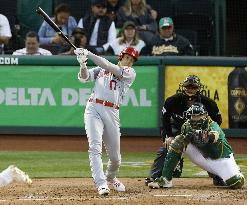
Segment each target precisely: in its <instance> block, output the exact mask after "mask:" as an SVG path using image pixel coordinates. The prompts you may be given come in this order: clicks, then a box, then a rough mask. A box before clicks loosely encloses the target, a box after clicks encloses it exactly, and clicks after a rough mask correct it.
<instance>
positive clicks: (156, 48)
mask: <svg viewBox="0 0 247 205" xmlns="http://www.w3.org/2000/svg"><path fill="white" fill-rule="evenodd" d="M150 50H151V54H152V55H154V56H167V55H171V56H174V55H175V56H186V55H188V56H191V55H194V54H195V52H194V49H193V46H192V45H191V43H190V42H189V40H188V39H186V38H185V37H183V36H181V35H179V34H176V33H175V29H174V23H173V20H172V19H171V18H170V17H164V18H161V19H160V21H159V35H157V36H155V37H154V38H153V39H152V43H151V44H150Z"/></svg>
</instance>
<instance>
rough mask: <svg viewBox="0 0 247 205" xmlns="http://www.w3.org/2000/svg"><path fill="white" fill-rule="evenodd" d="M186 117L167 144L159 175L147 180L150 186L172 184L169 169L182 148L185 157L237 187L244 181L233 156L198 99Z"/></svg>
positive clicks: (174, 165) (170, 169)
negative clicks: (178, 131) (160, 174)
mask: <svg viewBox="0 0 247 205" xmlns="http://www.w3.org/2000/svg"><path fill="white" fill-rule="evenodd" d="M186 119H187V121H186V122H185V123H184V124H183V126H182V129H181V134H180V135H177V136H176V137H175V139H174V140H173V142H172V143H171V145H170V146H169V150H168V153H167V156H166V158H165V163H164V167H163V171H162V176H161V177H159V178H157V179H155V180H154V181H153V182H150V183H149V184H148V186H149V187H150V188H163V187H166V188H167V187H172V172H173V170H174V168H175V167H176V165H177V163H178V162H179V160H180V158H181V155H182V154H183V152H184V150H185V153H186V154H189V153H190V154H189V158H190V159H191V161H192V162H193V163H195V164H197V165H198V166H199V167H201V168H202V169H204V170H206V171H208V172H210V173H212V174H214V175H217V176H219V177H220V178H222V179H223V180H224V182H225V184H226V186H228V187H230V188H233V189H239V188H242V187H243V185H244V181H245V179H244V175H243V174H242V173H241V171H240V169H239V167H238V165H237V164H236V161H235V159H234V156H233V151H232V148H231V146H230V144H229V143H228V142H227V140H226V138H225V134H224V132H223V131H222V129H221V128H220V127H219V125H218V124H217V123H216V122H214V121H212V120H210V119H209V118H208V113H207V111H206V109H205V107H204V106H203V105H202V104H201V103H197V104H194V105H192V106H191V107H190V108H189V109H188V110H187V111H186Z"/></svg>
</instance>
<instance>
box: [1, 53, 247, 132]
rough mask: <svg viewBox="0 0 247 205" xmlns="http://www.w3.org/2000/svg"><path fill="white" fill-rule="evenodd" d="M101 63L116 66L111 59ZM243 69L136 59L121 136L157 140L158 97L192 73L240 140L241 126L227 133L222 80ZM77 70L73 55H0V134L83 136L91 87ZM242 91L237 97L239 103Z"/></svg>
mask: <svg viewBox="0 0 247 205" xmlns="http://www.w3.org/2000/svg"><path fill="white" fill-rule="evenodd" d="M107 58H108V59H109V60H110V61H112V62H113V63H116V60H117V59H116V57H113V56H112V57H107ZM246 64H247V59H246V58H240V57H239V58H237V57H235V58H233V57H229V58H226V57H225V58H223V57H175V56H174V57H150V56H149V57H140V60H139V61H138V62H137V63H136V64H135V66H134V68H135V70H136V72H137V78H136V81H135V83H134V85H133V88H132V89H131V90H130V92H129V94H128V96H127V100H126V101H125V102H124V105H123V107H122V109H121V113H120V115H121V127H122V130H121V132H122V134H123V135H128V136H158V135H159V128H160V123H161V120H160V110H161V106H162V105H163V102H164V98H166V97H167V96H169V95H172V94H173V93H175V92H179V87H178V85H179V83H180V82H181V80H182V79H184V77H185V76H186V75H188V74H196V75H198V76H199V77H200V78H201V80H202V83H203V84H204V85H205V86H206V87H205V88H204V94H205V95H207V96H209V97H211V98H213V99H214V100H216V102H217V104H218V105H219V107H220V110H222V115H223V124H222V125H223V128H224V130H225V132H226V134H227V135H228V136H231V137H246V136H247V129H246V127H241V129H240V127H238V126H233V127H230V128H229V124H230V123H229V115H228V107H229V105H228V104H229V103H228V101H229V99H228V81H227V80H228V76H229V75H230V73H232V72H233V71H234V70H235V68H238V67H243V69H244V71H243V72H247V71H246V69H245V66H246ZM91 66H93V64H92V62H90V61H89V67H91ZM78 68H79V67H78V64H77V62H76V59H75V57H73V56H48V57H46V56H44V57H43V56H37V57H35V56H34V57H29V56H20V57H14V56H0V81H1V85H0V109H1V117H0V134H14V135H16V134H28V135H33V134H36V135H82V134H83V135H84V134H85V131H84V129H83V127H84V124H83V120H82V119H83V118H82V115H83V112H84V109H85V104H86V102H87V98H88V96H89V94H90V92H91V89H92V86H93V84H90V83H89V84H88V85H87V84H80V83H79V82H78V80H77V77H76V76H77V72H78ZM245 91H246V87H245ZM245 91H244V92H243V96H238V97H241V99H242V100H243V102H246V96H245V95H244V93H246V92H245ZM245 105H246V104H245ZM242 112H243V113H242V114H243V115H244V114H245V112H246V108H245V110H244V111H242Z"/></svg>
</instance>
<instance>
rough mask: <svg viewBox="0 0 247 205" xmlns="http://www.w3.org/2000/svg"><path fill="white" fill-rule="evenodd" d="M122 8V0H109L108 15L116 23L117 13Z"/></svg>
mask: <svg viewBox="0 0 247 205" xmlns="http://www.w3.org/2000/svg"><path fill="white" fill-rule="evenodd" d="M120 6H121V0H107V12H106V15H107V16H108V17H110V19H111V20H112V21H114V22H115V23H116V18H117V12H118V10H119V8H120Z"/></svg>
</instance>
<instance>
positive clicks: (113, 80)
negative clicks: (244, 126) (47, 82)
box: [78, 54, 136, 106]
mask: <svg viewBox="0 0 247 205" xmlns="http://www.w3.org/2000/svg"><path fill="white" fill-rule="evenodd" d="M93 55H94V54H93ZM94 57H96V59H98V60H99V61H102V62H101V63H102V64H103V65H102V67H99V66H98V67H95V68H92V69H90V70H89V71H88V78H87V79H82V78H81V77H80V75H78V78H79V80H80V81H82V82H85V81H95V86H94V88H93V92H92V94H91V98H92V99H96V98H97V99H100V100H105V101H109V102H112V103H114V104H115V105H118V106H119V105H121V104H122V102H123V98H124V96H125V94H126V93H127V91H128V90H129V87H130V86H131V85H132V83H133V82H134V80H135V77H136V73H135V70H134V69H133V68H130V67H126V66H124V67H120V66H118V65H114V64H112V63H110V62H109V61H107V60H106V59H104V58H101V57H99V56H96V55H94V56H93V58H94Z"/></svg>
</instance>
